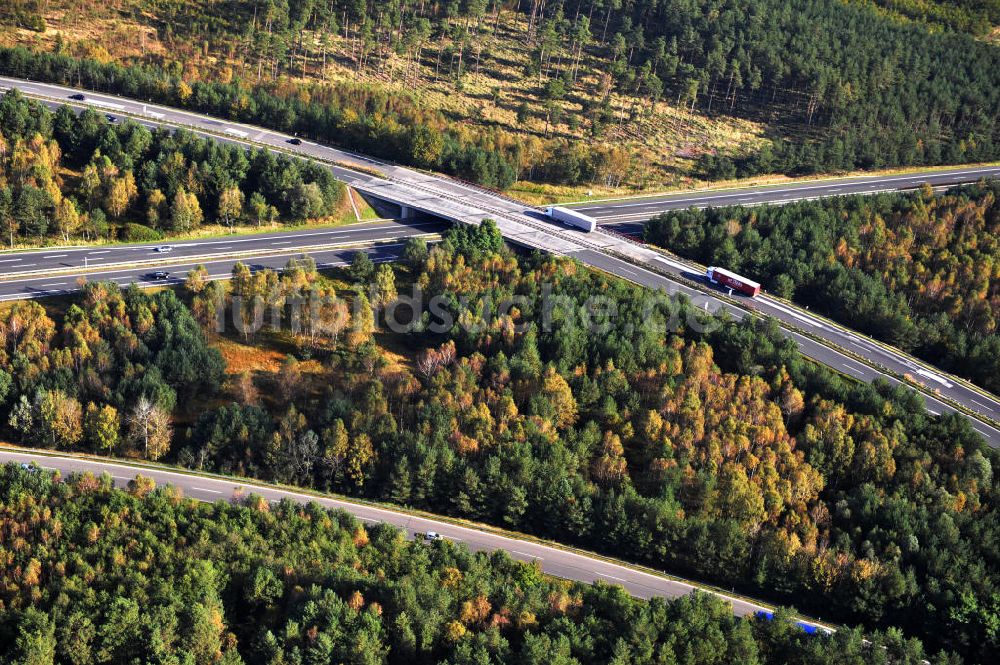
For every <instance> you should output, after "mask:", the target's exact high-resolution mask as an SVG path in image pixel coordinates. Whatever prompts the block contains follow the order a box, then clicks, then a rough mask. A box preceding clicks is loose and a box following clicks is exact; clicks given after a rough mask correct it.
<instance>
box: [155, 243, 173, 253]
mask: <svg viewBox="0 0 1000 665" xmlns="http://www.w3.org/2000/svg"><path fill="white" fill-rule="evenodd" d="M156 251H157V252H159V253H160V254H166V253H167V252H172V251H174V248H173V246H172V245H160V246H159V247H157V248H156Z"/></svg>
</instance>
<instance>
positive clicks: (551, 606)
mask: <svg viewBox="0 0 1000 665" xmlns="http://www.w3.org/2000/svg"><path fill="white" fill-rule="evenodd" d="M0 534H3V537H4V538H3V548H2V549H0V551H2V552H3V554H4V556H3V558H2V559H0V581H2V582H3V585H2V588H0V659H2V660H3V662H5V663H6V662H9V663H39V664H41V663H68V664H69V663H71V664H73V665H89V664H90V663H108V662H114V663H124V662H183V663H193V664H195V665H208V664H210V663H224V664H226V665H235V664H237V663H243V662H249V663H262V664H273V665H278V664H287V665H299V664H303V665H308V664H310V663H331V662H333V663H350V664H352V665H378V664H381V663H386V664H389V663H400V664H410V663H442V664H444V663H448V664H453V665H472V664H473V663H476V664H480V665H483V664H491V665H492V664H496V665H501V664H502V663H511V664H514V663H517V664H519V665H556V664H559V665H588V664H593V665H604V664H606V663H607V664H615V665H625V664H626V663H628V664H630V665H632V664H634V665H643V664H647V663H648V664H649V665H652V664H653V663H664V662H683V663H687V664H689V665H702V664H705V665H710V664H716V663H719V664H721V663H733V662H739V663H745V664H746V665H755V664H757V663H774V664H778V663H789V662H796V663H803V664H809V665H813V664H815V665H824V664H831V665H832V664H833V663H845V662H849V663H853V664H857V665H863V664H868V663H871V664H872V665H875V664H878V663H885V662H916V661H917V660H919V659H920V658H921V657H922V656H923V650H922V648H921V646H920V644H919V642H917V641H915V640H905V639H903V638H902V636H901V635H900V634H899V633H898V632H897V631H890V632H888V633H886V634H878V635H873V636H870V637H871V639H873V640H874V641H875V644H876V645H877V646H872V645H871V644H870V643H869V644H866V643H865V642H864V641H863V636H862V634H861V633H860V632H859V631H854V630H843V631H839V632H837V633H836V634H835V635H833V636H822V635H815V636H809V635H806V633H804V632H803V631H801V630H799V629H797V628H796V627H795V626H794V625H793V624H791V623H790V622H789V621H788V619H787V615H786V614H784V613H779V615H777V619H776V620H775V621H763V620H754V619H751V620H745V619H738V618H736V617H734V616H733V615H732V612H731V610H730V608H729V607H728V606H726V605H724V604H723V603H722V602H720V601H718V600H716V599H714V598H712V597H709V596H707V595H704V594H700V595H693V596H689V597H686V598H682V599H678V600H675V601H663V600H654V601H651V602H648V603H647V602H641V601H637V600H633V599H632V598H630V597H629V596H628V595H626V594H625V592H624V591H623V590H622V589H621V588H615V587H609V586H607V585H604V584H598V585H595V586H588V585H582V584H571V583H568V582H563V581H557V580H553V579H550V578H547V577H545V576H543V575H542V574H540V572H539V570H538V568H537V567H536V566H533V565H531V564H526V563H521V562H517V561H513V560H511V559H510V558H508V557H507V556H506V555H505V554H503V553H495V554H486V553H480V554H471V553H470V552H469V551H468V550H467V549H466V548H465V547H464V546H461V545H455V544H452V543H450V542H439V543H434V544H433V545H432V546H427V545H424V544H422V543H420V542H416V543H414V542H407V541H406V540H405V539H404V538H403V536H402V534H401V533H400V532H398V531H397V530H395V529H393V528H391V527H387V526H384V525H368V526H365V525H362V524H361V523H360V522H358V521H357V520H355V519H354V518H353V517H351V516H349V515H347V514H345V513H341V512H331V511H327V510H324V509H322V508H320V507H319V506H318V505H316V504H310V505H308V506H300V505H297V504H293V503H291V502H289V501H285V502H282V503H280V504H275V505H270V504H268V503H267V502H266V501H264V500H263V499H260V498H259V497H254V496H249V497H247V498H246V499H245V500H243V501H239V502H237V501H234V502H233V503H226V502H218V503H215V504H202V503H198V502H195V501H193V500H191V499H184V498H182V497H181V494H180V492H179V491H177V490H174V489H172V488H169V487H167V488H157V489H156V490H153V491H150V486H149V484H148V482H145V480H144V479H142V478H141V477H138V478H136V479H135V480H133V481H132V483H130V488H129V490H128V491H127V492H126V491H122V490H115V489H112V485H111V477H110V476H104V477H101V478H94V477H93V476H87V475H85V476H78V477H74V478H69V479H59V478H53V477H51V476H50V475H49V474H48V473H44V472H40V471H37V470H35V471H26V470H24V469H21V468H20V467H19V466H17V465H14V464H9V465H7V466H5V467H0ZM882 647H885V649H886V650H885V651H883V650H882ZM887 659H888V660H887Z"/></svg>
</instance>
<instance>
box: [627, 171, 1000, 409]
mask: <svg viewBox="0 0 1000 665" xmlns="http://www.w3.org/2000/svg"><path fill="white" fill-rule="evenodd" d="M998 198H1000V185H998V184H997V183H996V182H984V183H980V184H977V185H969V186H964V187H958V188H954V189H951V190H949V191H948V192H945V193H943V194H934V193H933V192H932V191H931V190H930V189H929V188H925V189H923V190H921V191H919V192H915V193H907V194H881V195H878V196H873V197H869V196H851V197H837V198H828V199H823V200H818V201H804V202H799V203H792V204H788V205H785V206H763V207H754V208H739V207H735V208H717V209H710V210H687V211H682V212H672V213H666V214H664V215H661V216H660V217H658V218H656V219H654V220H652V221H650V222H649V223H648V224H647V225H646V227H645V231H644V233H645V238H646V239H647V240H648V241H649V242H652V243H654V244H656V245H659V246H661V247H665V248H668V249H670V250H671V251H674V252H677V253H678V254H680V255H683V256H687V257H690V258H693V259H696V260H698V261H701V262H703V263H705V264H711V265H720V266H724V267H726V268H728V269H730V270H735V271H737V272H739V273H741V274H744V275H747V276H748V277H752V278H753V279H756V280H758V281H760V282H761V283H762V285H763V286H764V288H765V289H766V290H768V291H771V292H772V293H774V294H775V295H779V296H782V297H785V298H790V299H792V300H794V301H796V302H799V303H802V304H804V305H807V306H809V307H811V308H813V309H815V310H816V311H819V312H822V313H824V314H827V315H829V316H831V317H832V318H834V319H836V320H838V321H841V322H843V323H845V324H847V325H848V326H850V327H851V328H854V329H856V330H861V331H863V332H866V333H868V334H870V335H873V336H874V337H877V338H879V339H882V340H885V341H887V342H889V343H891V344H893V345H894V346H897V347H900V348H902V349H905V350H907V351H912V352H914V353H915V354H917V355H918V356H919V357H922V358H924V359H926V360H928V361H929V362H931V363H932V364H934V365H936V366H938V367H942V368H943V369H947V370H949V371H952V372H955V373H957V374H959V375H961V376H964V377H966V378H969V379H971V380H972V381H974V382H976V383H977V384H979V385H980V386H982V387H984V388H986V389H987V390H990V391H991V392H993V393H995V394H1000V331H998V328H997V326H998V322H1000V201H998Z"/></svg>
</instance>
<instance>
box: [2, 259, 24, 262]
mask: <svg viewBox="0 0 1000 665" xmlns="http://www.w3.org/2000/svg"><path fill="white" fill-rule="evenodd" d="M20 260H21V259H4V260H3V261H0V263H14V261H20Z"/></svg>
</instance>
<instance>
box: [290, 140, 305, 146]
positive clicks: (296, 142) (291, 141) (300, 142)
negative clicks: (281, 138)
mask: <svg viewBox="0 0 1000 665" xmlns="http://www.w3.org/2000/svg"><path fill="white" fill-rule="evenodd" d="M288 142H289V143H291V144H292V145H302V139H288Z"/></svg>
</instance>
